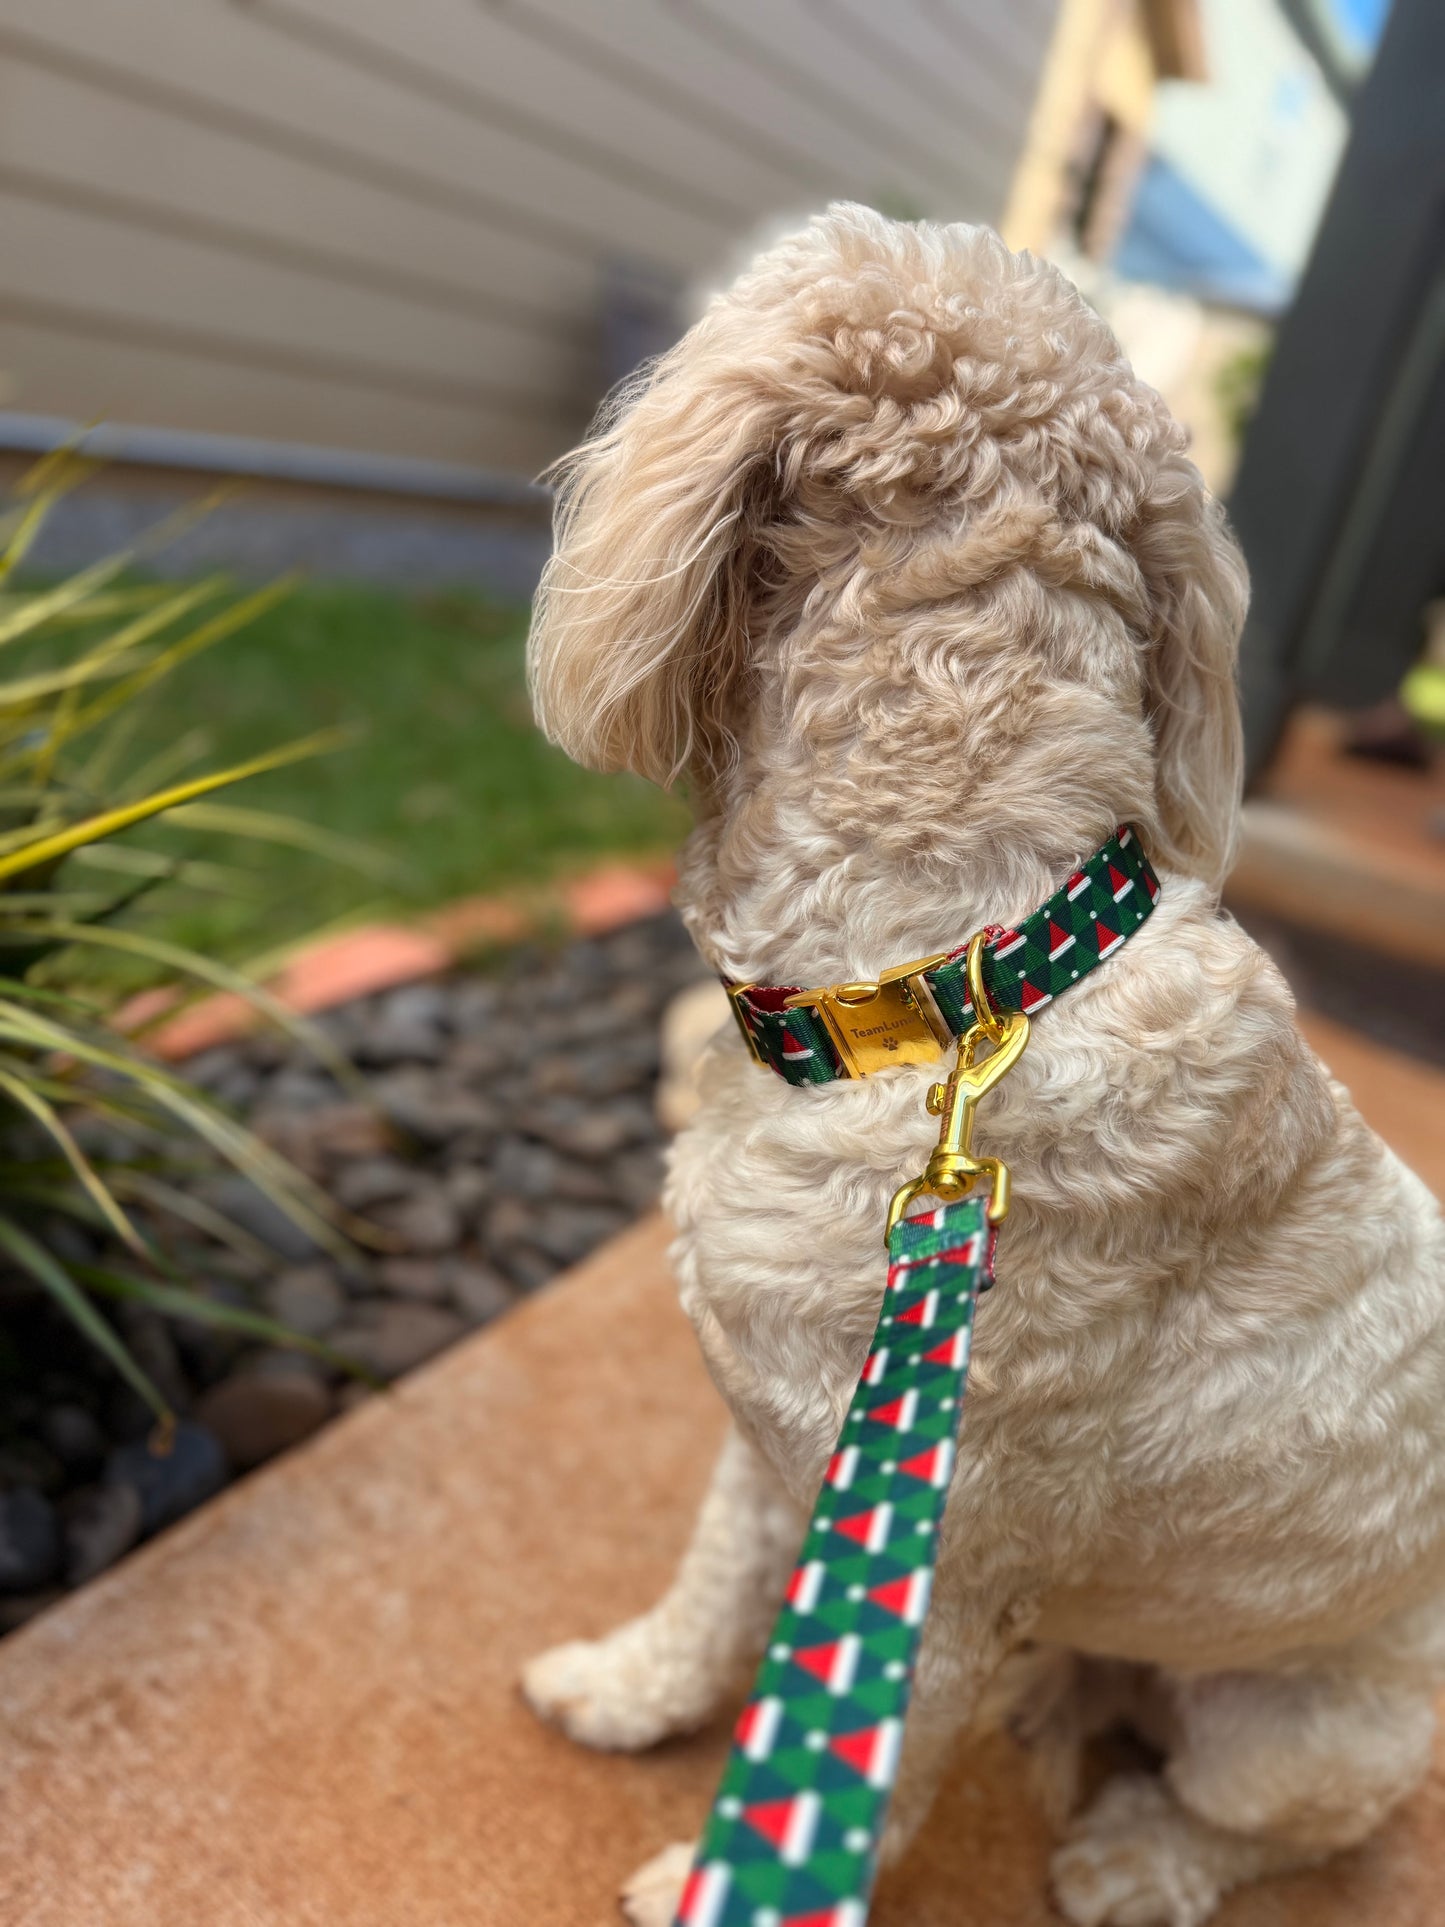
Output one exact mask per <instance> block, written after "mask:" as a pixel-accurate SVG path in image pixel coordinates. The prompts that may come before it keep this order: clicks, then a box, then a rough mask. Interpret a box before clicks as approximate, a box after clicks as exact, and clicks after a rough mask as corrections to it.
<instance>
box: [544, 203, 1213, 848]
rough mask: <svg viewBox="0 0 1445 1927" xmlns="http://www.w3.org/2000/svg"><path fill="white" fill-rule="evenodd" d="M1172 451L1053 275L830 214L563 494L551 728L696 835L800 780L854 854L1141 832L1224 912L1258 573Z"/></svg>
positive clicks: (771, 257) (1152, 410)
mask: <svg viewBox="0 0 1445 1927" xmlns="http://www.w3.org/2000/svg"><path fill="white" fill-rule="evenodd" d="M1183 451H1184V435H1183V432H1182V431H1181V430H1180V429H1179V428H1178V427H1177V425H1176V424H1175V423H1174V422H1173V421H1172V419H1171V418H1170V416H1169V414H1168V411H1167V410H1166V408H1165V407H1164V405H1163V403H1162V402H1161V401H1160V399H1159V397H1158V396H1157V395H1155V394H1154V393H1153V391H1152V390H1150V389H1148V388H1146V387H1145V386H1144V385H1143V384H1142V383H1140V382H1139V381H1138V380H1136V379H1135V377H1134V375H1133V373H1132V371H1131V370H1130V368H1129V366H1128V364H1127V362H1126V361H1125V360H1124V358H1123V356H1122V354H1121V352H1120V350H1119V348H1118V345H1117V343H1116V342H1115V341H1114V339H1113V337H1112V335H1111V334H1110V333H1109V330H1108V329H1107V328H1106V327H1105V325H1104V324H1103V322H1102V321H1101V320H1100V319H1099V318H1098V316H1097V315H1096V314H1094V313H1093V312H1092V310H1090V309H1089V308H1088V307H1087V305H1086V304H1085V303H1084V301H1083V300H1082V299H1081V298H1080V296H1079V295H1078V294H1077V293H1076V291H1075V290H1074V289H1073V288H1072V287H1071V286H1070V285H1069V284H1068V282H1066V281H1065V280H1064V279H1063V277H1062V276H1061V275H1059V274H1058V273H1057V272H1056V271H1055V270H1054V269H1053V268H1051V267H1050V266H1048V265H1047V264H1045V263H1043V262H1040V261H1038V260H1035V259H1034V258H1032V257H1031V256H1029V255H1027V254H1019V255H1015V254H1011V253H1010V252H1009V251H1008V250H1007V249H1006V248H1005V247H1004V246H1003V244H1002V243H1001V242H1000V241H999V240H998V239H997V237H996V236H995V235H993V234H992V233H990V232H988V231H987V230H985V229H980V228H971V227H962V226H958V227H931V226H922V225H920V226H912V225H904V224H901V223H896V222H892V221H888V220H885V219H884V218H883V217H881V216H880V215H877V214H874V213H872V212H870V211H869V210H867V209H865V208H861V207H853V206H840V207H835V208H833V209H831V210H830V211H829V213H828V214H827V215H826V216H824V217H822V218H821V219H819V220H817V221H815V222H813V223H812V224H811V225H810V226H808V227H807V228H805V229H804V230H803V231H802V232H800V233H799V234H796V235H794V236H793V237H791V238H790V239H788V240H785V241H783V242H782V243H781V244H779V245H778V246H776V247H774V248H773V249H771V250H770V251H769V252H767V253H766V254H764V255H763V256H761V257H760V258H759V260H758V261H757V262H756V263H755V264H754V265H753V267H752V268H751V269H750V270H749V271H748V272H747V273H746V274H744V275H743V276H742V277H741V279H740V280H739V281H738V282H737V283H736V284H735V285H734V286H733V287H732V288H731V289H730V290H728V291H727V292H726V293H725V294H722V295H720V296H718V297H717V298H716V299H715V300H714V301H713V302H712V304H711V305H710V307H709V308H708V309H707V311H706V313H705V314H704V315H703V317H702V319H701V320H700V321H698V323H697V324H696V326H695V327H693V328H692V329H691V331H690V332H689V333H688V334H687V335H686V336H685V337H684V339H683V340H682V341H681V342H679V343H678V345H677V346H676V347H675V348H674V349H673V350H672V351H671V352H670V353H669V354H667V355H665V356H663V357H662V359H661V360H660V361H658V362H657V363H656V364H655V365H654V366H653V367H652V368H650V369H649V370H647V371H645V372H644V373H643V375H641V376H640V377H638V378H637V379H636V380H635V381H634V382H633V383H632V384H630V385H629V386H628V387H627V388H626V389H625V390H624V391H623V392H622V393H621V394H620V396H618V397H617V398H616V400H615V402H614V404H613V405H612V407H611V409H610V411H609V413H608V415H607V417H606V418H605V420H604V422H603V425H602V427H601V429H600V431H599V432H598V433H597V434H596V435H595V436H594V437H593V439H591V440H590V441H589V442H587V443H586V444H585V445H584V446H583V447H582V448H580V449H579V450H578V451H577V452H576V453H575V454H574V455H572V456H571V457H569V458H568V459H567V460H566V461H565V462H564V463H563V464H562V465H561V466H560V469H559V472H558V478H557V479H558V483H559V507H558V514H557V545H556V552H555V555H554V558H553V560H552V562H551V564H550V566H549V568H548V570H547V574H546V577H545V580H544V583H543V587H542V591H541V595H540V598H539V601H538V605H537V613H536V618H535V621H534V624H533V630H532V642H531V666H532V677H533V689H534V694H535V699H536V705H537V711H538V715H539V717H540V720H541V721H542V723H543V726H544V727H545V728H546V729H547V731H548V732H549V734H551V735H552V736H553V738H554V739H555V740H556V741H558V742H560V743H561V744H562V745H563V747H564V748H565V749H567V750H568V751H569V753H570V754H571V755H572V756H573V757H575V758H576V759H577V760H579V761H581V762H585V763H589V764H592V765H594V766H596V767H599V768H604V769H617V768H630V769H633V770H637V771H639V772H641V773H643V774H644V775H647V776H649V777H652V778H654V779H655V780H657V781H659V782H664V783H666V782H670V781H671V780H672V779H673V778H674V777H676V776H677V775H679V774H680V773H682V772H687V773H688V774H689V775H690V777H691V779H692V780H693V782H694V785H695V787H696V789H697V791H698V793H699V795H700V797H701V798H702V804H703V807H704V808H707V807H708V806H709V801H710V800H712V801H716V800H717V799H719V798H721V799H722V800H723V802H724V803H725V802H726V799H727V797H728V796H729V795H730V794H731V795H732V796H734V797H736V796H737V794H738V793H739V790H738V786H739V785H744V786H756V785H757V784H758V783H760V782H761V783H765V782H766V781H768V780H769V778H770V776H776V775H777V773H778V772H779V771H780V770H783V769H785V768H786V769H787V770H788V771H790V772H791V780H793V781H794V782H795V783H801V784H803V785H805V786H806V790H807V794H808V796H809V797H810V799H811V801H812V806H813V811H814V816H815V820H816V821H817V822H818V823H821V824H825V825H827V826H828V827H829V831H830V833H835V834H836V836H837V837H838V839H839V845H840V848H844V849H847V848H856V847H859V846H860V845H861V844H867V845H868V846H870V847H872V848H876V849H881V850H882V851H883V852H884V853H885V854H890V853H891V854H893V855H898V854H902V853H906V854H908V855H909V856H911V857H914V858H917V857H919V856H924V857H926V856H927V855H928V853H929V852H930V850H931V849H933V848H935V847H938V848H942V847H943V845H944V844H945V843H951V844H952V845H953V846H954V847H955V848H956V847H957V845H958V843H959V841H960V839H963V838H967V837H968V836H969V835H970V834H972V833H974V832H977V833H979V834H984V835H988V836H991V837H997V838H1007V837H1009V836H1012V835H1024V834H1028V833H1030V831H1032V832H1033V833H1034V834H1035V838H1036V840H1037V834H1038V826H1039V824H1040V822H1041V821H1046V822H1047V823H1048V824H1049V826H1050V833H1051V834H1052V835H1054V836H1055V837H1056V839H1057V842H1058V845H1059V847H1060V849H1064V850H1070V849H1071V850H1072V853H1074V854H1077V849H1078V848H1079V847H1081V844H1080V842H1079V839H1080V838H1087V837H1089V836H1091V835H1094V834H1101V833H1103V832H1104V831H1106V830H1107V828H1108V827H1109V826H1110V825H1111V824H1112V823H1113V822H1114V821H1116V820H1119V819H1121V818H1125V817H1128V818H1132V819H1134V820H1136V821H1138V822H1139V823H1140V824H1141V825H1142V826H1144V828H1145V829H1146V832H1147V834H1148V836H1149V839H1150V846H1151V848H1152V850H1153V852H1154V853H1155V854H1156V856H1157V857H1159V858H1160V859H1162V860H1163V861H1164V862H1166V863H1168V864H1171V865H1172V866H1173V867H1175V868H1178V869H1182V870H1184V871H1187V872H1190V873H1193V874H1195V875H1198V876H1200V877H1203V878H1205V879H1207V880H1208V881H1210V882H1211V883H1218V881H1219V880H1220V879H1221V878H1222V876H1223V874H1224V871H1225V870H1226V868H1227V867H1228V863H1229V860H1230V855H1231V851H1232V847H1233V841H1234V834H1235V826H1236V817H1237V811H1238V796H1239V784H1240V738H1239V721H1238V712H1237V706H1236V701H1235V692H1234V657H1235V649H1236V643H1237V638H1238V633H1239V627H1240V623H1241V620H1242V617H1243V611H1244V601H1245V576H1244V569H1243V564H1242V561H1241V558H1240V556H1239V553H1238V550H1237V548H1236V547H1235V545H1234V543H1233V541H1232V539H1231V537H1230V536H1229V534H1228V531H1227V529H1226V526H1225V524H1224V520H1223V517H1222V515H1221V514H1220V512H1219V510H1218V509H1217V507H1216V506H1215V505H1214V503H1213V502H1212V501H1211V500H1210V499H1209V497H1208V495H1207V493H1206V491H1205V490H1204V488H1203V485H1202V483H1201V481H1200V479H1199V476H1198V473H1197V472H1196V470H1195V469H1194V467H1193V466H1192V464H1191V463H1190V462H1189V461H1188V460H1187V459H1186V457H1185V454H1184V452H1183Z"/></svg>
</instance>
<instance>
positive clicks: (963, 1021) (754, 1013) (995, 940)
mask: <svg viewBox="0 0 1445 1927" xmlns="http://www.w3.org/2000/svg"><path fill="white" fill-rule="evenodd" d="M1158 900H1159V880H1158V878H1157V877H1156V876H1155V874H1154V872H1153V870H1152V869H1151V867H1150V864H1149V859H1148V857H1146V856H1145V854H1144V851H1143V848H1142V847H1141V845H1140V842H1139V838H1138V835H1137V834H1136V833H1135V832H1134V831H1133V830H1132V829H1130V828H1129V826H1128V824H1120V826H1119V828H1118V829H1117V830H1115V832H1114V834H1113V835H1112V836H1111V837H1110V838H1109V840H1108V842H1107V843H1104V844H1102V845H1101V846H1100V848H1099V849H1097V850H1096V851H1095V852H1094V854H1093V855H1092V856H1091V857H1089V858H1087V859H1086V860H1085V861H1084V862H1083V863H1082V864H1081V865H1080V866H1079V868H1078V869H1077V870H1076V871H1075V872H1074V873H1073V875H1072V876H1071V877H1069V878H1068V880H1067V881H1066V882H1065V883H1063V884H1061V885H1060V887H1059V888H1058V889H1057V890H1056V891H1055V892H1054V894H1053V895H1052V896H1051V897H1050V898H1049V899H1048V901H1047V902H1045V903H1041V904H1040V905H1039V906H1038V908H1037V909H1036V910H1032V911H1030V912H1029V914H1028V916H1026V917H1025V918H1023V919H1022V921H1021V922H1020V923H1019V926H1018V928H1017V929H1016V930H990V932H989V941H988V943H987V945H986V946H985V948H984V952H983V960H982V962H983V982H984V988H985V989H986V990H987V992H988V995H989V1000H990V1002H991V1003H992V1004H993V1006H994V1008H995V1009H997V1010H1021V1011H1022V1012H1023V1013H1024V1015H1025V1016H1026V1017H1033V1016H1035V1015H1036V1014H1037V1013H1038V1012H1039V1011H1041V1010H1042V1009H1043V1008H1044V1006H1045V1004H1049V1003H1052V1001H1053V1000H1054V998H1055V997H1056V996H1058V994H1059V993H1060V991H1063V990H1067V989H1069V988H1070V987H1071V985H1073V984H1075V983H1077V982H1078V980H1079V979H1080V978H1081V977H1084V976H1087V975H1088V973H1089V972H1090V971H1091V970H1093V969H1095V968H1096V967H1097V966H1098V965H1099V964H1101V963H1103V962H1104V960H1105V959H1106V958H1107V957H1111V956H1112V955H1113V954H1114V952H1115V951H1116V950H1117V949H1118V947H1119V946H1120V944H1122V943H1124V942H1125V941H1126V940H1127V939H1128V938H1129V937H1131V936H1133V934H1134V932H1135V931H1136V930H1137V929H1138V928H1139V926H1140V925H1141V924H1142V923H1143V922H1144V920H1145V919H1146V918H1147V917H1148V915H1149V913H1150V912H1151V911H1152V910H1153V908H1154V905H1155V904H1156V903H1157V902H1158ZM965 949H966V946H961V947H960V948H959V949H957V950H954V951H951V952H950V953H949V954H948V956H947V957H946V958H945V959H944V960H943V961H942V962H941V963H938V964H936V965H934V966H933V968H931V969H929V970H926V971H924V972H922V973H921V974H922V981H923V984H924V985H925V987H926V989H927V991H928V992H929V994H930V995H931V996H932V998H933V1002H934V1004H935V1005H936V1007H937V1009H938V1013H939V1016H940V1017H941V1019H942V1021H943V1023H944V1024H945V1025H946V1026H947V1028H948V1030H949V1031H951V1032H952V1033H953V1035H954V1036H955V1037H957V1036H960V1035H962V1033H963V1032H964V1031H966V1030H967V1029H968V1027H969V1025H970V1024H971V1023H972V1022H973V1005H972V1003H971V1002H970V1000H969V995H968V982H967V978H966V976H965V973H964V954H965ZM730 994H731V995H732V998H733V1007H734V1009H735V1010H736V1012H737V1016H738V1021H739V1023H740V1024H741V1025H742V1027H743V1029H744V1031H745V1032H746V1034H747V1036H748V1038H749V1040H750V1043H751V1045H752V1049H753V1051H754V1054H755V1055H756V1056H757V1058H758V1061H759V1062H760V1063H761V1064H764V1065H766V1067H767V1068H768V1069H769V1070H772V1071H776V1072H777V1074H778V1076H779V1077H781V1078H783V1079H784V1080H785V1081H786V1082H787V1083H789V1084H831V1083H832V1082H833V1081H834V1080H835V1079H836V1078H839V1077H846V1076H847V1075H848V1071H847V1068H846V1066H845V1065H844V1064H843V1062H842V1061H841V1059H840V1057H839V1053H838V1050H837V1049H836V1048H835V1046H834V1043H833V1041H832V1040H831V1038H830V1037H829V1035H828V1028H827V1025H826V1024H825V1023H824V1021H823V1018H822V1017H821V1015H820V1014H819V1012H818V1010H817V1009H816V1008H811V1007H809V1005H807V1004H804V1005H802V1006H799V1007H795V1008H793V1009H791V1010H790V1009H788V1008H787V1007H786V1002H787V999H788V998H789V997H793V996H797V995H799V992H798V990H797V988H796V987H794V986H792V985H787V984H778V985H771V986H765V985H762V984H748V985H746V986H743V987H733V988H732V989H731V992H730Z"/></svg>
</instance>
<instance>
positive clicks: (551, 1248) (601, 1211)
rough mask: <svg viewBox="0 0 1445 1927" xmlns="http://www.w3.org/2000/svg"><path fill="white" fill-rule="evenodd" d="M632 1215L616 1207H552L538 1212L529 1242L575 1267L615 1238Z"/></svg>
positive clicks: (586, 1205)
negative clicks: (605, 1242)
mask: <svg viewBox="0 0 1445 1927" xmlns="http://www.w3.org/2000/svg"><path fill="white" fill-rule="evenodd" d="M630 1216H631V1214H630V1213H629V1212H628V1211H626V1210H620V1209H618V1208H617V1207H616V1206H613V1205H600V1204H549V1205H547V1206H546V1207H545V1208H544V1209H542V1210H541V1211H538V1212H537V1213H536V1215H535V1217H534V1219H533V1223H532V1228H531V1232H530V1235H529V1240H528V1242H529V1243H531V1244H533V1245H535V1246H536V1247H537V1249H538V1250H539V1251H542V1252H545V1253H546V1255H547V1256H548V1257H549V1258H555V1259H556V1260H557V1262H558V1264H559V1265H570V1264H575V1263H576V1261H577V1260H578V1259H579V1258H581V1257H584V1256H585V1255H586V1254H587V1252H589V1251H591V1250H592V1249H593V1248H594V1246H596V1245H599V1244H602V1243H603V1242H604V1240H606V1239H608V1238H612V1237H615V1236H616V1234H617V1233H618V1232H619V1231H621V1230H622V1228H623V1226H624V1225H626V1224H627V1222H628V1220H629V1217H630Z"/></svg>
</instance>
